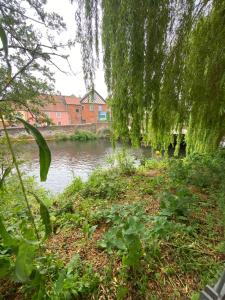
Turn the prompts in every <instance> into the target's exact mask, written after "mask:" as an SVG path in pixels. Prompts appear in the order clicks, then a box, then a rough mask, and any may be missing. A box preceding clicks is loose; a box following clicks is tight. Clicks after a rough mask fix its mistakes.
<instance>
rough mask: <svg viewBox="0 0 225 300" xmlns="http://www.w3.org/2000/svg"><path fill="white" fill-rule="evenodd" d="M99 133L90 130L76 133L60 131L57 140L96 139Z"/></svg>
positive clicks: (56, 136)
mask: <svg viewBox="0 0 225 300" xmlns="http://www.w3.org/2000/svg"><path fill="white" fill-rule="evenodd" d="M96 138H97V135H96V134H95V133H93V132H90V131H82V130H80V131H76V132H75V133H74V134H65V133H58V134H56V135H55V139H56V140H57V141H82V142H83V141H90V140H96Z"/></svg>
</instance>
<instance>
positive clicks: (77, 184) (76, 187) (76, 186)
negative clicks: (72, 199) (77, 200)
mask: <svg viewBox="0 0 225 300" xmlns="http://www.w3.org/2000/svg"><path fill="white" fill-rule="evenodd" d="M83 187H84V183H83V181H82V179H81V178H80V177H76V178H75V179H74V180H73V181H72V183H71V184H70V185H69V186H67V187H66V188H65V190H64V192H63V197H69V196H71V195H74V194H76V193H77V192H79V191H81V190H82V188H83Z"/></svg>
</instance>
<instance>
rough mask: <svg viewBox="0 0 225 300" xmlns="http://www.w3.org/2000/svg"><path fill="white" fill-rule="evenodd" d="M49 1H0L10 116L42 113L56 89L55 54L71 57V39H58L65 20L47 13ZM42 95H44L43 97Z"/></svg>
mask: <svg viewBox="0 0 225 300" xmlns="http://www.w3.org/2000/svg"><path fill="white" fill-rule="evenodd" d="M45 4H46V1H45V0H32V1H22V2H21V1H17V0H13V1H7V0H1V1H0V37H1V42H2V43H1V44H2V45H1V47H0V75H1V76H0V109H1V112H2V113H3V114H5V115H7V119H8V120H9V119H10V117H12V116H13V115H15V114H16V111H18V110H20V109H21V110H26V111H29V112H31V113H32V114H33V115H38V112H39V109H40V106H41V105H44V103H46V101H50V100H51V99H47V97H45V96H44V95H46V94H50V93H51V91H53V88H54V86H53V83H54V77H53V72H52V70H53V68H58V67H57V65H56V63H55V59H54V57H56V56H57V57H61V58H62V59H64V60H65V59H67V58H68V56H67V55H66V54H65V49H66V47H67V46H69V45H72V42H71V41H65V43H64V44H62V43H60V42H58V41H55V36H56V34H59V33H60V32H62V31H63V30H65V23H64V22H63V20H62V18H61V17H60V16H59V15H57V14H55V13H47V12H46V10H45ZM40 95H43V96H42V97H40Z"/></svg>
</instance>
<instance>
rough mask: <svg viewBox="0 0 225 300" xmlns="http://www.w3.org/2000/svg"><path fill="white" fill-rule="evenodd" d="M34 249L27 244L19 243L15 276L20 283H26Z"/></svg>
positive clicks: (31, 266) (31, 267) (30, 269)
mask: <svg viewBox="0 0 225 300" xmlns="http://www.w3.org/2000/svg"><path fill="white" fill-rule="evenodd" d="M34 255H35V247H34V246H33V245H30V244H28V243H25V242H23V243H21V244H20V246H19V250H18V254H17V256H16V276H17V278H18V279H19V280H20V281H21V282H24V281H27V280H28V279H29V276H30V274H31V272H32V270H33V260H34Z"/></svg>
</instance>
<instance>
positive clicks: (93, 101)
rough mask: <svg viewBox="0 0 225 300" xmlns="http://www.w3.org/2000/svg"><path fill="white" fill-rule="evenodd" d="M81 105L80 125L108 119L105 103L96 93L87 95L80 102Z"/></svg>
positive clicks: (108, 114)
mask: <svg viewBox="0 0 225 300" xmlns="http://www.w3.org/2000/svg"><path fill="white" fill-rule="evenodd" d="M80 103H81V105H82V123H96V122H101V121H107V120H109V118H110V113H109V110H107V105H106V101H105V100H104V99H103V98H102V96H101V95H99V93H97V92H96V91H93V92H89V93H87V94H86V95H85V96H84V97H83V98H82V99H81V101H80Z"/></svg>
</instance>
